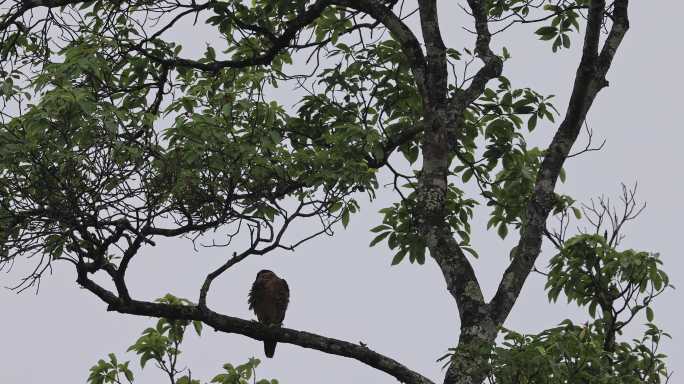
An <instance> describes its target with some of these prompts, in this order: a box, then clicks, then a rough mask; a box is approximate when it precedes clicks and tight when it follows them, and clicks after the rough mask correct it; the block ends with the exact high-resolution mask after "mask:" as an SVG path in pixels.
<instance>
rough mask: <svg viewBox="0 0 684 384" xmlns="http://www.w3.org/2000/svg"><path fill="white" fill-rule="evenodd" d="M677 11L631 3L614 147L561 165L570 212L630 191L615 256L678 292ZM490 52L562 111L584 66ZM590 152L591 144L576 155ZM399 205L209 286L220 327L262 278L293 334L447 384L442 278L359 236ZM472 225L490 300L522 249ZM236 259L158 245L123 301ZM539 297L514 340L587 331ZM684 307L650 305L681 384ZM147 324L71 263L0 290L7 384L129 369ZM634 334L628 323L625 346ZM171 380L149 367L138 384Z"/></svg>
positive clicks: (251, 263) (609, 126) (208, 364)
mask: <svg viewBox="0 0 684 384" xmlns="http://www.w3.org/2000/svg"><path fill="white" fill-rule="evenodd" d="M440 12H441V13H440V17H441V24H442V28H443V33H444V35H445V38H446V40H447V43H448V45H450V46H452V47H454V48H460V47H462V46H464V45H465V46H472V36H471V35H469V34H467V33H465V32H464V31H463V30H461V29H460V28H459V27H460V25H461V24H460V23H458V22H456V21H460V20H463V18H462V11H460V10H459V9H458V8H457V7H456V3H455V2H453V3H452V2H451V1H446V0H444V1H441V2H440ZM682 14H684V2H681V1H676V0H673V1H665V0H651V1H634V2H632V4H631V5H630V18H631V29H630V31H629V34H628V35H627V38H626V41H625V42H624V43H623V45H622V47H621V48H620V51H619V53H618V55H617V56H616V59H615V61H614V64H613V67H612V69H611V71H610V72H609V75H608V80H609V81H610V87H609V88H607V89H604V90H603V91H601V93H600V94H599V96H598V98H597V100H596V103H595V104H594V106H593V108H592V110H591V112H590V114H589V116H588V122H589V124H590V126H591V127H592V128H593V129H594V132H595V136H596V139H597V140H599V141H600V140H602V139H604V138H605V139H607V144H606V146H605V148H604V150H603V151H601V152H594V153H590V154H587V155H584V156H581V157H578V158H573V159H571V161H570V162H569V164H568V165H567V166H566V170H567V173H568V180H567V182H566V183H565V184H562V185H560V186H559V189H560V190H561V191H562V192H566V193H569V194H571V195H572V196H573V197H575V198H576V199H577V200H579V201H588V199H590V198H592V197H596V196H598V195H601V194H605V195H607V196H614V197H617V196H618V194H619V193H620V183H621V182H624V183H627V184H633V183H634V182H637V181H638V183H639V193H638V197H639V198H640V199H642V200H644V201H646V202H647V204H648V206H647V208H646V210H645V211H644V213H643V214H642V216H641V217H640V218H639V219H638V220H637V221H636V222H633V223H632V224H631V225H629V227H627V229H626V231H625V233H626V234H627V238H626V239H625V241H624V243H623V246H624V247H633V248H635V249H641V250H649V251H656V252H660V253H661V255H662V258H663V260H664V262H665V268H666V270H667V271H668V273H669V275H670V277H671V280H672V282H673V284H674V285H676V286H677V285H680V286H681V285H682V283H683V282H684V262H683V261H682V258H681V251H680V249H681V246H680V243H681V239H680V238H679V236H680V233H679V232H680V230H681V228H682V217H684V209H683V208H682V196H684V181H682V170H681V166H682V165H683V164H684V154H683V151H682V146H683V142H684V132H683V131H682V128H684V127H683V126H682V123H681V121H682V120H681V117H680V115H681V111H682V105H683V102H684V97H682V89H684V80H682V73H681V68H682V67H683V65H684V63H682V60H683V59H684V44H682V37H683V36H682V32H681V27H680V25H681V19H680V18H681V15H682ZM190 28H192V27H186V29H185V30H179V31H177V32H176V33H178V35H179V36H181V35H185V36H186V37H187V36H192V38H193V39H197V40H198V41H201V40H202V38H203V35H202V29H195V30H191V29H190ZM495 39H496V40H495V45H496V46H497V47H500V46H502V45H505V46H506V47H508V48H509V50H510V51H511V53H512V56H513V58H512V59H511V60H510V61H509V62H507V63H506V67H505V70H504V71H505V75H506V76H507V77H508V78H509V79H511V80H512V82H513V85H514V86H517V87H526V86H529V87H532V88H533V89H535V90H537V91H539V92H541V93H542V94H555V95H557V98H556V106H557V107H558V108H559V109H560V110H561V112H564V109H565V105H566V103H567V99H568V93H569V89H570V86H571V84H572V79H573V77H574V69H575V67H576V64H577V61H578V53H579V49H578V43H579V41H578V39H577V37H575V40H574V41H573V43H574V46H573V49H572V51H571V52H562V53H560V54H556V55H554V54H552V53H551V51H550V46H549V44H547V43H544V42H540V41H538V40H536V39H535V38H534V37H533V36H531V31H530V29H524V28H519V29H517V30H514V31H511V32H510V33H507V34H504V35H497V36H496V37H495ZM196 46H198V47H202V46H203V44H200V43H197V44H196ZM283 92H288V90H283ZM283 95H284V93H283ZM554 128H555V127H554V126H552V125H548V124H546V125H542V126H539V127H538V128H537V131H535V132H536V135H535V137H534V138H532V139H531V142H533V143H535V144H537V145H544V144H545V143H547V142H548V137H549V134H550V133H551V132H553V131H552V130H553V129H554ZM583 140H585V137H582V138H580V140H579V142H580V143H584V141H583ZM394 201H396V197H395V196H394V195H393V194H392V193H391V191H389V190H387V191H384V192H381V193H380V194H379V198H378V199H377V200H376V201H375V202H374V203H372V204H367V203H365V204H363V205H362V212H361V213H360V214H358V215H356V216H354V217H353V218H352V221H351V225H350V227H349V229H348V230H346V231H345V230H341V229H340V230H338V231H337V233H336V235H335V236H334V237H333V238H319V239H315V240H313V241H311V242H310V243H307V244H306V245H304V246H302V247H301V248H299V249H298V250H297V251H296V252H294V253H286V252H275V253H273V254H269V255H268V256H263V257H260V258H259V257H254V258H252V259H248V260H246V261H244V262H243V263H241V264H239V265H237V266H236V267H234V268H233V269H231V270H230V271H229V273H227V274H226V275H225V276H223V277H222V278H221V279H220V280H218V281H216V282H215V283H214V285H213V287H212V290H213V291H212V293H211V295H210V306H212V307H213V309H214V310H216V311H218V312H222V313H225V314H228V315H233V316H239V317H243V318H253V317H254V316H253V315H252V314H251V313H250V312H249V311H248V309H247V303H246V297H247V292H248V290H249V287H250V286H251V283H252V281H253V280H254V276H255V274H256V272H257V271H258V270H260V269H262V268H265V267H267V268H269V269H272V270H274V271H275V272H276V273H278V274H279V275H280V276H281V277H284V278H285V279H287V281H288V283H289V286H290V291H291V302H290V307H289V310H288V313H287V316H286V319H285V325H286V326H288V327H291V328H294V329H299V330H306V331H310V332H315V333H320V334H322V335H326V336H330V337H335V338H340V339H344V340H348V341H351V342H358V341H363V342H365V343H366V344H368V346H369V347H370V348H372V349H374V350H376V351H378V352H380V353H384V354H386V355H388V356H390V357H393V358H395V359H397V360H398V361H400V362H402V363H404V364H406V365H407V366H409V367H411V368H412V369H414V370H416V371H418V372H420V373H422V374H424V375H426V376H428V377H429V378H431V379H433V380H435V381H441V379H442V377H443V371H441V364H440V363H436V362H435V360H436V359H437V358H438V357H440V356H441V355H443V354H444V353H445V352H446V350H447V348H449V347H452V346H454V345H455V344H456V340H457V336H458V314H457V312H456V307H455V304H454V302H453V299H452V298H451V296H450V295H449V294H448V293H447V291H446V286H445V283H444V280H443V279H442V276H441V273H440V272H439V269H438V268H437V266H436V265H435V263H434V262H432V261H431V260H428V262H427V263H426V264H425V265H424V266H417V265H411V264H408V263H405V264H402V265H400V266H398V267H390V265H389V264H390V260H391V255H392V254H391V253H390V251H389V250H388V249H387V248H386V247H385V246H384V245H383V246H380V247H375V248H369V247H368V243H369V241H370V240H371V238H372V236H371V233H369V231H368V229H369V228H371V227H373V226H375V225H377V224H379V223H380V221H381V217H380V216H379V215H378V214H377V211H378V209H380V208H382V207H384V206H387V205H389V204H391V203H392V202H394ZM478 212H479V213H480V214H481V215H480V218H479V219H478V220H476V222H475V223H474V227H473V231H474V235H473V244H474V245H475V247H476V248H477V249H478V251H479V254H480V259H479V260H476V261H474V266H475V268H476V270H477V272H478V274H479V276H480V279H481V283H482V285H483V288H484V290H485V294H486V295H487V297H488V298H490V297H491V295H492V294H493V292H494V290H495V288H496V285H497V283H498V280H499V279H500V276H501V274H502V272H503V270H504V269H505V267H506V264H507V261H508V251H509V250H510V248H511V247H512V245H513V244H514V241H515V240H516V239H515V238H509V239H507V240H506V241H501V240H499V238H498V237H497V236H496V234H494V233H487V232H485V231H484V228H485V226H484V224H485V223H486V219H487V218H486V211H484V210H480V211H478ZM483 214H484V216H482V215H483ZM301 230H302V231H303V230H305V228H302V229H301ZM231 252H232V250H229V249H221V248H219V249H202V250H201V251H200V252H195V251H194V250H193V247H192V244H191V243H189V242H188V241H187V240H169V241H162V242H159V243H158V246H157V247H154V248H149V247H148V248H144V249H143V250H142V251H141V252H140V254H139V255H138V257H137V258H136V259H134V261H133V263H132V265H131V268H130V270H129V277H128V280H129V284H130V285H131V287H132V294H133V295H134V296H135V297H137V298H140V299H154V298H156V297H159V296H162V295H163V294H165V293H167V292H171V293H173V294H175V295H177V296H182V297H187V298H190V299H191V300H196V297H197V292H198V289H199V286H200V285H201V282H202V279H203V277H204V276H205V274H206V273H207V272H208V271H210V270H211V269H213V268H215V266H217V265H219V264H220V263H221V262H222V261H223V260H224V259H225V258H226V257H228V254H229V253H231ZM548 256H550V253H546V254H544V255H543V257H542V258H541V259H542V260H541V261H540V262H539V263H538V265H543V264H544V263H545V261H546V260H548ZM22 270H23V268H22V265H18V266H17V268H16V269H15V271H14V272H13V273H11V274H9V275H5V274H3V275H0V285H2V286H7V285H12V283H13V282H15V281H16V279H18V278H19V277H21V275H20V273H21V271H22ZM543 284H544V280H543V279H542V278H541V277H539V276H536V275H532V276H531V277H530V279H529V280H528V281H527V283H526V285H525V288H524V290H523V292H522V295H521V298H520V300H519V301H518V303H517V304H516V307H515V309H514V310H513V312H512V314H511V316H510V318H509V320H508V321H507V323H506V324H505V325H506V326H507V327H509V328H512V329H516V330H519V331H524V332H539V331H541V330H543V329H545V328H548V327H551V326H554V325H556V324H557V323H558V322H559V321H561V320H563V319H565V318H571V319H573V320H575V321H583V320H584V319H585V315H584V312H583V311H581V310H578V309H577V308H576V307H574V306H569V305H566V304H564V302H559V303H557V304H548V303H547V301H546V295H545V292H544V290H543ZM682 305H683V302H682V293H681V291H671V292H669V293H667V294H666V295H664V296H662V297H661V298H658V299H657V302H656V305H655V309H656V322H657V323H658V324H659V325H660V326H661V327H662V328H664V329H665V330H666V331H668V332H670V333H671V334H672V335H673V337H674V340H672V341H669V340H666V341H664V343H663V351H664V352H665V353H667V354H669V355H670V357H669V359H668V361H669V366H670V368H671V369H672V370H674V371H675V377H674V379H673V381H672V382H673V383H675V382H682V380H683V379H682V377H684V376H682V375H684V369H683V370H682V372H677V371H678V370H679V369H680V368H679V367H682V366H684V326H682V322H681V320H680V319H681V316H682V314H683V309H682ZM153 322H154V320H152V319H146V318H139V317H133V316H128V315H119V314H116V313H108V312H107V311H106V306H105V305H104V304H103V303H102V302H100V301H99V300H98V299H97V298H96V297H95V296H93V295H92V294H90V293H88V292H86V291H84V290H82V289H79V288H78V287H77V286H76V284H75V273H74V271H73V270H72V269H71V268H70V267H69V266H67V265H57V266H56V268H55V270H54V274H53V276H51V277H49V278H46V279H44V280H43V282H42V285H41V291H40V293H39V294H38V295H37V296H36V295H33V294H32V293H30V292H27V293H24V294H21V295H16V294H14V293H12V292H10V291H8V290H0V383H2V384H19V383H21V384H33V383H36V384H37V383H45V382H57V383H70V384H72V383H83V382H85V379H86V377H87V374H88V368H89V367H90V366H92V365H93V364H94V363H95V362H96V361H97V360H98V359H99V358H101V357H104V356H106V354H107V353H109V352H114V353H116V354H117V355H119V356H123V357H125V358H127V359H132V360H136V358H135V357H134V356H132V355H130V354H128V355H126V354H124V353H123V352H124V351H125V350H126V348H127V347H128V346H129V345H130V344H132V343H133V341H134V340H135V339H136V338H137V337H138V336H139V334H140V332H141V331H142V330H143V329H144V328H145V327H147V326H149V325H150V324H153ZM637 323H638V322H637ZM638 331H639V325H638V324H636V327H632V329H631V330H629V331H628V335H627V337H629V336H634V335H637V334H638ZM184 347H185V353H184V354H183V364H184V365H185V366H187V367H189V368H190V369H191V370H192V373H193V377H195V378H201V379H203V380H206V381H208V380H209V379H210V378H211V377H212V376H213V375H214V374H216V373H219V370H220V368H221V365H222V364H223V363H225V362H232V363H236V364H238V363H242V362H244V361H246V360H247V359H248V358H249V357H251V356H255V357H258V358H261V359H262V366H261V367H260V369H259V370H258V375H259V377H262V378H278V379H279V380H280V382H281V383H284V384H292V383H318V382H324V383H332V384H336V383H340V384H341V383H362V382H363V383H393V382H395V380H394V379H393V378H391V377H389V376H387V375H386V374H383V373H380V372H378V371H375V370H373V369H371V368H368V367H366V366H364V365H362V364H360V363H357V362H355V361H354V360H349V359H345V358H341V357H337V356H329V355H325V354H323V353H320V352H317V351H313V350H307V349H303V348H300V347H297V346H293V345H286V344H282V343H280V344H279V345H278V347H277V350H276V355H275V358H274V359H265V358H264V357H263V350H262V343H261V342H258V341H254V340H251V339H248V338H246V337H243V336H240V335H226V334H222V333H214V332H213V331H211V330H208V329H207V330H206V332H205V333H204V336H203V337H202V338H197V337H196V336H195V335H194V334H193V335H190V336H189V337H188V340H187V341H186V343H185V345H184ZM165 380H166V378H165V377H164V376H162V375H161V374H159V373H158V372H157V371H155V369H154V368H153V367H151V366H150V367H148V368H146V370H145V371H144V373H143V374H142V375H141V376H140V378H139V380H138V382H139V383H143V382H144V383H146V384H156V383H164V382H166V381H165Z"/></svg>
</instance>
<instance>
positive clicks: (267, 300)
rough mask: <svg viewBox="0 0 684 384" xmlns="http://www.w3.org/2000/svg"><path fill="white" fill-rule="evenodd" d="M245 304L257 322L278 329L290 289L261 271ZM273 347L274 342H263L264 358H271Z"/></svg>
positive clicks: (272, 276) (267, 272) (269, 272)
mask: <svg viewBox="0 0 684 384" xmlns="http://www.w3.org/2000/svg"><path fill="white" fill-rule="evenodd" d="M247 302H248V303H249V309H253V310H254V313H255V314H256V316H257V319H259V322H261V323H264V324H268V325H273V326H278V327H279V326H280V325H281V324H282V323H283V319H285V311H286V310H287V304H288V303H289V302H290V288H289V287H288V286H287V282H286V281H285V280H284V279H281V278H279V277H278V276H277V275H276V274H275V273H273V272H271V271H269V270H266V269H263V270H261V271H259V273H257V275H256V280H254V284H252V289H251V290H250V291H249V297H248V299H247ZM275 347H276V342H275V340H264V353H266V357H273V354H274V353H275Z"/></svg>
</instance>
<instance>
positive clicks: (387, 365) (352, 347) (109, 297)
mask: <svg viewBox="0 0 684 384" xmlns="http://www.w3.org/2000/svg"><path fill="white" fill-rule="evenodd" d="M77 282H78V283H79V284H80V285H81V286H83V287H84V288H86V289H88V290H89V291H91V292H92V293H94V294H95V295H96V296H98V297H99V298H100V299H101V300H102V301H104V302H105V303H107V304H108V307H107V310H109V311H116V312H119V313H126V314H131V315H137V316H150V317H157V318H158V317H164V318H167V319H173V320H197V321H202V322H203V323H205V324H207V325H209V326H211V327H213V328H214V329H215V330H217V331H221V332H225V333H236V334H240V335H244V336H247V337H250V338H252V339H255V340H262V341H263V340H265V339H269V340H276V341H278V342H279V343H289V344H294V345H298V346H300V347H303V348H310V349H315V350H318V351H321V352H325V353H328V354H332V355H338V356H344V357H348V358H351V359H354V360H357V361H359V362H362V363H364V364H366V365H368V366H370V367H372V368H375V369H377V370H380V371H383V372H385V373H387V374H389V375H391V376H393V377H395V378H396V379H397V380H399V381H400V382H402V383H408V384H432V381H430V380H429V379H428V378H426V377H424V376H422V375H420V374H419V373H416V372H414V371H412V370H410V369H408V368H407V367H406V366H404V365H402V364H401V363H399V362H397V361H396V360H394V359H391V358H389V357H387V356H384V355H381V354H379V353H377V352H375V351H373V350H371V349H369V348H368V347H366V346H362V345H359V344H353V343H350V342H347V341H343V340H338V339H333V338H329V337H325V336H321V335H317V334H314V333H309V332H303V331H298V330H294V329H290V328H279V327H269V326H267V325H263V324H261V323H259V322H256V321H249V320H243V319H240V318H236V317H231V316H226V315H222V314H219V313H216V312H214V311H212V310H210V309H208V308H206V307H205V308H200V307H199V306H183V305H171V304H162V303H152V302H146V301H138V300H122V299H120V298H119V297H118V296H116V295H115V294H114V293H112V292H110V291H108V290H106V289H104V288H102V287H101V286H99V285H98V284H96V283H95V282H93V281H92V280H90V279H89V278H88V277H87V273H86V272H85V271H84V270H80V271H79V273H78V280H77Z"/></svg>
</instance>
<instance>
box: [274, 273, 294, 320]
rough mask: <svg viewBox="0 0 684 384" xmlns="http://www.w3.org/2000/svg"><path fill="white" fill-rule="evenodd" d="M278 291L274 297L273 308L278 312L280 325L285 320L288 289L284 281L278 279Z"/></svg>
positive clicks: (288, 301) (288, 295)
mask: <svg viewBox="0 0 684 384" xmlns="http://www.w3.org/2000/svg"><path fill="white" fill-rule="evenodd" d="M278 283H279V284H278V289H277V293H276V295H275V303H274V304H275V306H276V309H277V312H278V323H282V322H283V320H284V319H285V311H287V305H288V304H289V303H290V287H289V286H288V285H287V281H285V279H279V281H278Z"/></svg>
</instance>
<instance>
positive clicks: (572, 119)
mask: <svg viewBox="0 0 684 384" xmlns="http://www.w3.org/2000/svg"><path fill="white" fill-rule="evenodd" d="M627 3H628V0H619V1H616V2H615V16H616V17H615V19H614V22H613V25H612V28H611V31H610V34H609V36H608V39H607V40H606V42H605V43H604V46H603V49H602V51H601V54H600V56H599V53H598V52H599V50H598V46H599V37H600V32H601V26H602V22H603V15H604V10H605V6H606V3H605V0H593V1H592V2H591V5H590V6H589V14H588V17H587V30H586V32H585V37H584V47H583V50H582V59H581V61H580V64H579V66H578V68H577V75H576V77H575V83H574V86H573V89H572V95H571V97H570V102H569V105H568V110H567V112H566V114H565V118H564V119H563V122H562V123H561V125H560V127H559V128H558V131H557V132H556V134H555V136H554V137H553V140H552V141H551V144H550V145H549V148H548V150H547V154H546V156H545V157H544V160H543V161H542V164H541V167H540V169H539V172H538V174H537V181H536V183H535V187H534V192H533V194H532V196H531V198H530V200H529V202H528V205H527V214H526V218H527V220H526V222H525V223H524V225H523V228H522V230H521V235H520V241H519V242H518V246H517V248H516V252H515V255H514V258H513V261H512V262H511V264H510V265H509V267H508V268H507V269H506V272H504V275H503V278H502V279H501V282H500V284H499V287H498V289H497V292H496V294H495V296H494V298H493V299H492V302H491V306H492V310H493V311H494V317H495V320H496V321H497V323H498V324H503V322H504V321H505V320H506V317H507V316H508V314H509V313H510V311H511V309H512V308H513V304H515V301H516V300H517V298H518V295H519V294H520V291H521V289H522V286H523V284H524V282H525V280H526V279H527V276H528V275H529V273H530V271H531V270H532V268H533V267H534V262H535V260H536V259H537V257H538V256H539V253H540V250H541V242H542V237H543V235H544V231H545V229H546V219H547V217H548V215H549V213H550V211H551V209H552V207H553V205H554V203H555V194H554V188H555V185H556V181H557V180H558V177H559V174H560V170H561V168H562V166H563V163H564V162H565V160H566V159H567V157H568V155H569V153H570V149H571V148H572V146H573V144H574V143H575V141H576V140H577V137H578V135H579V133H580V130H581V128H582V123H583V122H584V119H585V117H586V114H587V112H588V110H589V108H590V107H591V105H592V103H593V101H594V99H595V97H596V95H597V94H598V92H599V91H600V90H601V89H602V88H603V87H605V86H607V85H608V82H607V81H606V79H605V75H606V73H607V71H608V69H609V67H610V63H611V61H612V58H613V56H614V54H615V52H616V51H617V49H618V47H619V45H620V43H621V41H622V38H623V36H624V34H625V33H626V31H627V29H628V28H629V22H628V19H627Z"/></svg>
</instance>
